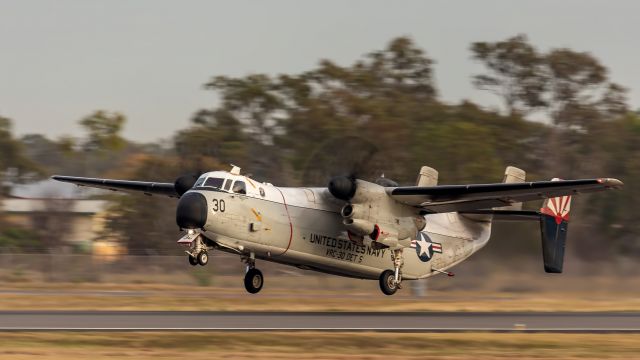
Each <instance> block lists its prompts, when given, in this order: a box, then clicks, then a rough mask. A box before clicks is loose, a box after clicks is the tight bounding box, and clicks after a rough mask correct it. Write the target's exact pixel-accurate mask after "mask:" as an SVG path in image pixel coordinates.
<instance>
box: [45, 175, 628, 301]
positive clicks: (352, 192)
mask: <svg viewBox="0 0 640 360" xmlns="http://www.w3.org/2000/svg"><path fill="white" fill-rule="evenodd" d="M52 178H53V179H55V180H59V181H64V182H70V183H74V184H76V185H80V186H89V187H96V188H103V189H109V190H114V191H115V190H118V191H129V192H141V193H144V194H147V195H161V196H169V197H174V198H178V204H177V209H176V221H177V224H178V226H179V227H180V229H181V230H184V231H185V232H186V234H185V235H184V237H183V238H181V239H180V240H178V243H180V244H183V245H185V246H187V247H188V250H186V253H187V255H188V258H189V263H190V264H191V265H194V266H196V265H198V264H199V265H203V266H204V265H206V264H207V262H208V261H209V257H208V251H211V250H213V249H217V250H221V251H225V252H228V253H232V254H237V255H239V256H241V257H242V260H243V261H244V262H245V263H246V274H245V278H244V285H245V288H246V290H247V291H248V292H249V293H252V294H255V293H257V292H259V291H260V289H262V285H263V283H264V278H263V275H262V272H261V271H260V270H258V269H257V268H256V260H258V259H259V260H265V261H273V262H277V263H281V264H286V265H292V266H296V267H298V268H301V269H306V270H314V271H320V272H324V273H329V274H335V275H341V276H347V277H353V278H360V279H377V280H379V284H380V289H381V290H382V292H383V293H384V294H386V295H392V294H394V293H395V292H396V291H397V290H398V289H399V288H400V287H401V283H402V281H403V280H416V279H423V278H426V277H429V276H432V275H434V274H438V273H442V274H448V275H450V276H452V275H453V274H452V273H450V272H449V271H448V269H449V268H451V267H452V266H454V265H456V264H458V263H460V262H461V261H463V260H465V259H466V258H468V257H469V256H470V255H471V254H473V253H475V252H476V251H478V250H480V249H481V248H482V247H483V246H485V245H486V244H487V242H488V240H489V236H490V233H491V224H492V221H493V220H534V221H538V222H540V229H541V234H542V254H543V262H544V269H545V271H546V272H549V273H561V272H562V266H563V261H564V247H565V241H566V237H567V227H568V220H569V210H570V204H571V195H575V194H580V193H588V192H595V191H601V190H606V189H613V188H620V187H622V186H623V184H622V182H621V181H620V180H617V179H610V178H600V179H582V180H559V179H553V180H552V181H537V182H525V172H524V171H523V170H520V169H518V168H515V167H512V166H510V167H507V169H506V171H505V176H504V180H503V182H502V183H496V184H473V185H437V182H438V172H437V171H436V170H434V169H432V168H430V167H427V166H424V167H422V168H421V170H420V173H419V175H418V179H417V183H416V186H398V185H397V184H396V183H394V182H393V181H391V180H389V179H385V178H384V177H383V178H380V179H378V180H376V181H375V182H368V181H364V180H361V179H357V178H355V177H353V176H339V177H334V178H332V179H331V181H330V182H329V184H328V186H327V187H326V188H285V187H277V186H274V185H272V184H269V183H265V182H259V181H256V180H254V179H251V178H250V177H249V176H245V175H243V174H241V173H240V168H238V167H236V166H233V168H232V169H231V171H228V172H227V171H213V172H208V173H205V174H202V175H200V176H182V177H180V178H178V179H177V180H176V181H175V182H174V183H157V182H141V181H125V180H110V179H94V178H81V177H71V176H53V177H52ZM539 199H544V203H543V206H542V208H541V210H540V211H526V210H522V202H525V201H531V200H539Z"/></svg>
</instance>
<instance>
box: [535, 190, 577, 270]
mask: <svg viewBox="0 0 640 360" xmlns="http://www.w3.org/2000/svg"><path fill="white" fill-rule="evenodd" d="M557 180H560V179H557V178H556V179H553V180H552V181H557ZM570 210H571V196H561V197H556V198H549V199H547V200H545V201H544V204H543V205H542V209H540V232H541V234H542V258H543V260H544V271H546V272H548V273H561V272H562V267H563V264H564V249H565V245H566V241H567V230H568V228H569V211H570Z"/></svg>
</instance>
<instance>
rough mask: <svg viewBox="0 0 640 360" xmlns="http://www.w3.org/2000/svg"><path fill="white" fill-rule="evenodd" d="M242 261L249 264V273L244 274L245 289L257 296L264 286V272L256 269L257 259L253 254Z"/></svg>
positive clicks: (244, 257)
mask: <svg viewBox="0 0 640 360" xmlns="http://www.w3.org/2000/svg"><path fill="white" fill-rule="evenodd" d="M242 261H243V262H244V263H245V264H247V271H246V273H245V274H244V288H245V289H247V292H249V293H250V294H257V293H258V292H259V291H260V290H261V289H262V285H263V284H264V277H263V276H262V271H260V270H258V269H256V257H255V254H254V253H253V252H252V253H251V254H249V256H243V257H242Z"/></svg>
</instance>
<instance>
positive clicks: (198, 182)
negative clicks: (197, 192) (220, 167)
mask: <svg viewBox="0 0 640 360" xmlns="http://www.w3.org/2000/svg"><path fill="white" fill-rule="evenodd" d="M206 178H207V177H206V176H200V177H199V178H198V181H196V183H195V184H193V187H198V186H201V185H202V184H203V183H204V180H205V179H206Z"/></svg>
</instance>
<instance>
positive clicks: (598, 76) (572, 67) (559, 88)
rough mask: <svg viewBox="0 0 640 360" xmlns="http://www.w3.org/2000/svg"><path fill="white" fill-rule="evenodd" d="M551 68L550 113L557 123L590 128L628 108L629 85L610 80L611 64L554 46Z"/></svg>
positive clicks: (549, 65)
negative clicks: (609, 69)
mask: <svg viewBox="0 0 640 360" xmlns="http://www.w3.org/2000/svg"><path fill="white" fill-rule="evenodd" d="M545 61H546V64H547V67H548V69H549V94H548V98H549V101H548V103H549V113H550V115H551V118H552V119H553V122H554V123H555V124H557V125H564V126H569V127H570V126H575V127H578V128H581V129H588V128H589V127H590V126H591V125H592V124H593V123H594V122H597V121H601V120H603V119H607V120H610V119H612V118H614V117H618V116H621V115H623V114H625V113H626V112H627V111H628V108H627V105H626V96H625V93H626V89H624V88H623V87H622V86H620V85H618V84H615V83H613V82H611V81H610V80H609V77H608V71H607V68H606V67H604V65H602V64H601V63H600V62H599V61H598V60H597V59H596V58H595V57H593V55H591V54H589V53H586V52H576V51H573V50H570V49H554V50H551V51H550V52H549V53H548V54H547V55H546V56H545Z"/></svg>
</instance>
